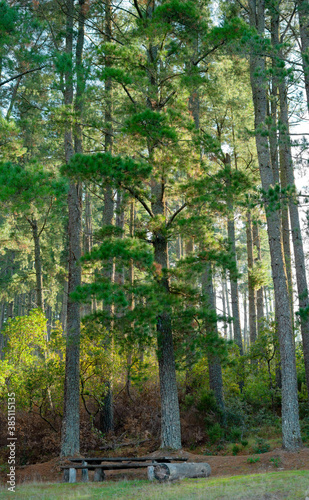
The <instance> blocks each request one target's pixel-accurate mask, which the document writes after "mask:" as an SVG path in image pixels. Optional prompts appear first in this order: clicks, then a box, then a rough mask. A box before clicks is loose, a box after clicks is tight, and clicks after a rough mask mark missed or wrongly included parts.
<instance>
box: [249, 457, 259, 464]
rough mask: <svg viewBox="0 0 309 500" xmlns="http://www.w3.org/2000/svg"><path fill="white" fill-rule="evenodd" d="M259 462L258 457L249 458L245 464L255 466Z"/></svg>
mask: <svg viewBox="0 0 309 500" xmlns="http://www.w3.org/2000/svg"><path fill="white" fill-rule="evenodd" d="M260 460H261V459H260V457H249V458H247V463H248V464H256V463H257V462H259V461H260Z"/></svg>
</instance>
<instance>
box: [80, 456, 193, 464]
mask: <svg viewBox="0 0 309 500" xmlns="http://www.w3.org/2000/svg"><path fill="white" fill-rule="evenodd" d="M187 460H188V459H187V458H184V457H131V458H130V457H114V458H113V457H86V458H70V461H71V462H74V463H79V462H83V461H85V462H87V463H95V462H98V463H101V462H150V461H152V462H158V463H159V462H167V463H168V462H170V461H173V462H186V461H187Z"/></svg>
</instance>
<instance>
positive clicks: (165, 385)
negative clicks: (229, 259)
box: [151, 182, 181, 450]
mask: <svg viewBox="0 0 309 500" xmlns="http://www.w3.org/2000/svg"><path fill="white" fill-rule="evenodd" d="M152 199H153V201H152V204H151V205H152V213H153V214H154V216H156V215H163V216H166V213H165V208H166V207H165V200H164V186H163V183H161V182H160V183H155V184H154V185H153V186H152ZM153 246H154V261H155V263H156V264H157V265H158V268H159V273H161V272H162V270H164V269H168V247H167V236H166V234H165V231H164V229H163V230H162V229H159V230H157V231H155V232H154V234H153ZM158 282H159V285H160V287H161V289H162V293H163V294H166V293H169V279H168V277H167V276H162V277H159V278H158ZM157 337H158V341H157V342H158V362H159V377H160V396H161V448H171V449H174V450H178V449H180V448H181V429H180V413H179V402H178V390H177V382H176V367H175V358H174V347H173V334H172V322H171V311H170V310H169V309H168V308H166V310H165V311H163V312H162V313H161V314H160V315H159V316H158V319H157Z"/></svg>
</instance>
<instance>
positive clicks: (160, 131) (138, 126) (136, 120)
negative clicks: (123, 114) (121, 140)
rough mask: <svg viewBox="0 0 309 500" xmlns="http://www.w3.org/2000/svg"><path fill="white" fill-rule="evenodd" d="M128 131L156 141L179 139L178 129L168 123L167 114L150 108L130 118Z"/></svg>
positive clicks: (127, 123)
mask: <svg viewBox="0 0 309 500" xmlns="http://www.w3.org/2000/svg"><path fill="white" fill-rule="evenodd" d="M126 131H127V132H129V133H130V134H132V135H137V136H140V137H146V138H147V139H149V140H151V141H154V142H155V143H157V142H158V141H163V140H168V141H171V142H176V140H177V134H176V131H175V130H174V128H172V127H170V126H169V125H168V121H167V116H166V115H164V114H162V113H158V112H156V111H152V110H150V109H146V110H145V111H143V112H142V113H138V114H136V115H133V116H132V117H131V118H129V119H128V120H127V122H126Z"/></svg>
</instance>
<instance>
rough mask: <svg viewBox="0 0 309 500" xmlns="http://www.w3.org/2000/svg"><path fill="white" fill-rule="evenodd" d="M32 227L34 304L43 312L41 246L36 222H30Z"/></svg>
mask: <svg viewBox="0 0 309 500" xmlns="http://www.w3.org/2000/svg"><path fill="white" fill-rule="evenodd" d="M30 224H31V227H32V236H33V240H34V266H35V277H36V303H37V307H38V308H39V309H42V311H44V297H43V273H42V262H41V246H40V235H39V233H38V223H37V221H36V220H32V221H31V222H30Z"/></svg>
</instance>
